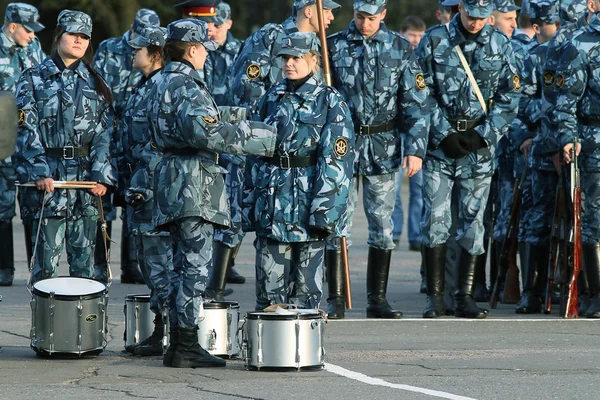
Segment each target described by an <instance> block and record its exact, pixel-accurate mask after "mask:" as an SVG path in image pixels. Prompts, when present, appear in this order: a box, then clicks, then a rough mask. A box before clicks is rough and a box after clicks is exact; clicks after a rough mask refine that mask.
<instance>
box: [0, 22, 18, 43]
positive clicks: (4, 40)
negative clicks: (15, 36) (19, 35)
mask: <svg viewBox="0 0 600 400" xmlns="http://www.w3.org/2000/svg"><path fill="white" fill-rule="evenodd" d="M0 29H2V30H1V31H0V41H2V43H1V45H2V47H6V48H7V49H10V48H11V47H13V46H16V45H17V44H16V43H15V42H13V41H12V40H11V39H10V38H9V37H8V36H6V34H5V33H4V26H2V28H0Z"/></svg>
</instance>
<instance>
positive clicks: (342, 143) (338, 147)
mask: <svg viewBox="0 0 600 400" xmlns="http://www.w3.org/2000/svg"><path fill="white" fill-rule="evenodd" d="M348 150H349V149H348V140H347V139H346V138H343V137H341V138H337V139H336V140H335V142H334V144H333V151H334V152H335V155H336V156H338V157H344V156H345V155H346V154H348Z"/></svg>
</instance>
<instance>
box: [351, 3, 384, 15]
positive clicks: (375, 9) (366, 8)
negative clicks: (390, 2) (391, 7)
mask: <svg viewBox="0 0 600 400" xmlns="http://www.w3.org/2000/svg"><path fill="white" fill-rule="evenodd" d="M386 5H387V0H354V11H363V12H366V13H367V14H371V15H375V14H379V13H380V12H382V11H383V9H384V8H385V6H386Z"/></svg>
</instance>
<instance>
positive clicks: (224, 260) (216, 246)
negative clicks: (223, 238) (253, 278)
mask: <svg viewBox="0 0 600 400" xmlns="http://www.w3.org/2000/svg"><path fill="white" fill-rule="evenodd" d="M232 251H233V249H232V248H231V247H227V246H225V245H224V244H223V243H221V242H217V241H213V259H212V263H213V264H212V269H211V271H210V274H209V275H208V282H207V284H206V289H205V291H204V297H205V298H207V299H213V300H215V301H223V300H225V299H224V297H225V296H224V294H223V291H224V290H225V281H226V279H227V269H228V268H229V260H230V258H231V253H232Z"/></svg>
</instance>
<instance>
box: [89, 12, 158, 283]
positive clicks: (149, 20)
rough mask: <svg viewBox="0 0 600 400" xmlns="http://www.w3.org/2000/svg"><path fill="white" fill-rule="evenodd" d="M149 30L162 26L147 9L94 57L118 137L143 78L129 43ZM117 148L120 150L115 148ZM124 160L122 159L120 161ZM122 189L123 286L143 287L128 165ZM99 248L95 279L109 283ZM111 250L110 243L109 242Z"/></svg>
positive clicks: (118, 200) (118, 199) (118, 196)
mask: <svg viewBox="0 0 600 400" xmlns="http://www.w3.org/2000/svg"><path fill="white" fill-rule="evenodd" d="M149 26H155V27H158V26H160V20H159V18H158V15H157V14H156V13H155V12H154V11H152V10H148V9H145V8H142V9H141V10H139V11H138V12H137V14H136V16H135V20H134V22H133V24H132V25H131V28H130V29H129V30H128V31H127V32H125V33H124V34H123V35H122V36H119V37H115V38H111V39H107V40H105V41H103V42H102V43H100V45H99V46H98V51H97V52H96V54H95V56H94V67H95V68H96V70H97V71H98V72H99V73H100V75H102V77H103V78H104V79H105V80H106V83H107V84H108V87H109V88H110V90H111V93H112V96H113V104H112V105H113V108H114V110H115V126H116V129H115V135H116V134H117V133H118V132H121V126H120V124H121V122H120V121H121V119H122V117H123V113H124V112H125V106H126V104H127V100H128V98H129V96H130V95H131V92H132V90H133V88H134V87H135V86H136V85H137V84H138V82H139V81H140V79H141V78H142V73H141V71H139V70H137V69H134V68H133V66H132V62H133V50H134V49H133V47H131V46H130V45H129V43H128V41H129V40H131V39H134V38H135V37H136V35H139V34H140V33H141V32H142V30H143V29H144V28H145V27H149ZM112 140H113V141H114V142H115V143H119V142H120V138H117V137H114V138H113V139H112ZM115 148H118V146H116V145H115ZM116 156H117V157H119V158H121V155H119V154H117V155H116ZM121 159H122V158H121ZM118 167H119V187H118V189H117V193H115V194H114V196H113V202H114V205H115V206H119V207H121V206H123V211H122V214H121V219H122V220H123V227H122V231H121V240H120V243H121V283H144V279H143V277H142V275H141V273H140V269H139V266H138V263H137V258H136V255H135V245H134V241H133V240H130V239H132V237H131V229H129V227H128V219H129V218H128V217H127V215H126V214H127V212H126V211H127V209H126V207H125V206H126V204H125V203H124V201H123V190H124V188H125V183H126V182H127V181H129V178H130V177H131V169H130V168H129V166H128V165H119V166H118ZM104 200H105V201H106V202H107V203H110V201H109V200H108V196H107V198H106V199H104ZM105 209H107V210H110V209H112V206H111V205H107V204H105ZM115 218H116V210H114V209H113V211H111V212H110V213H107V215H106V219H107V221H112V220H114V219H115ZM111 229H112V223H111V222H108V226H107V230H108V232H109V235H110V232H111ZM96 234H97V236H98V239H97V240H99V239H100V238H101V237H102V232H101V230H100V228H98V230H97V232H96ZM100 243H101V244H100V245H99V246H98V247H97V251H96V254H95V255H94V259H95V260H94V263H95V268H96V278H97V279H99V280H101V281H106V276H104V275H103V273H104V271H106V262H107V260H106V251H105V249H104V243H103V242H102V241H101V242H100ZM107 246H109V249H108V250H110V242H107Z"/></svg>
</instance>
